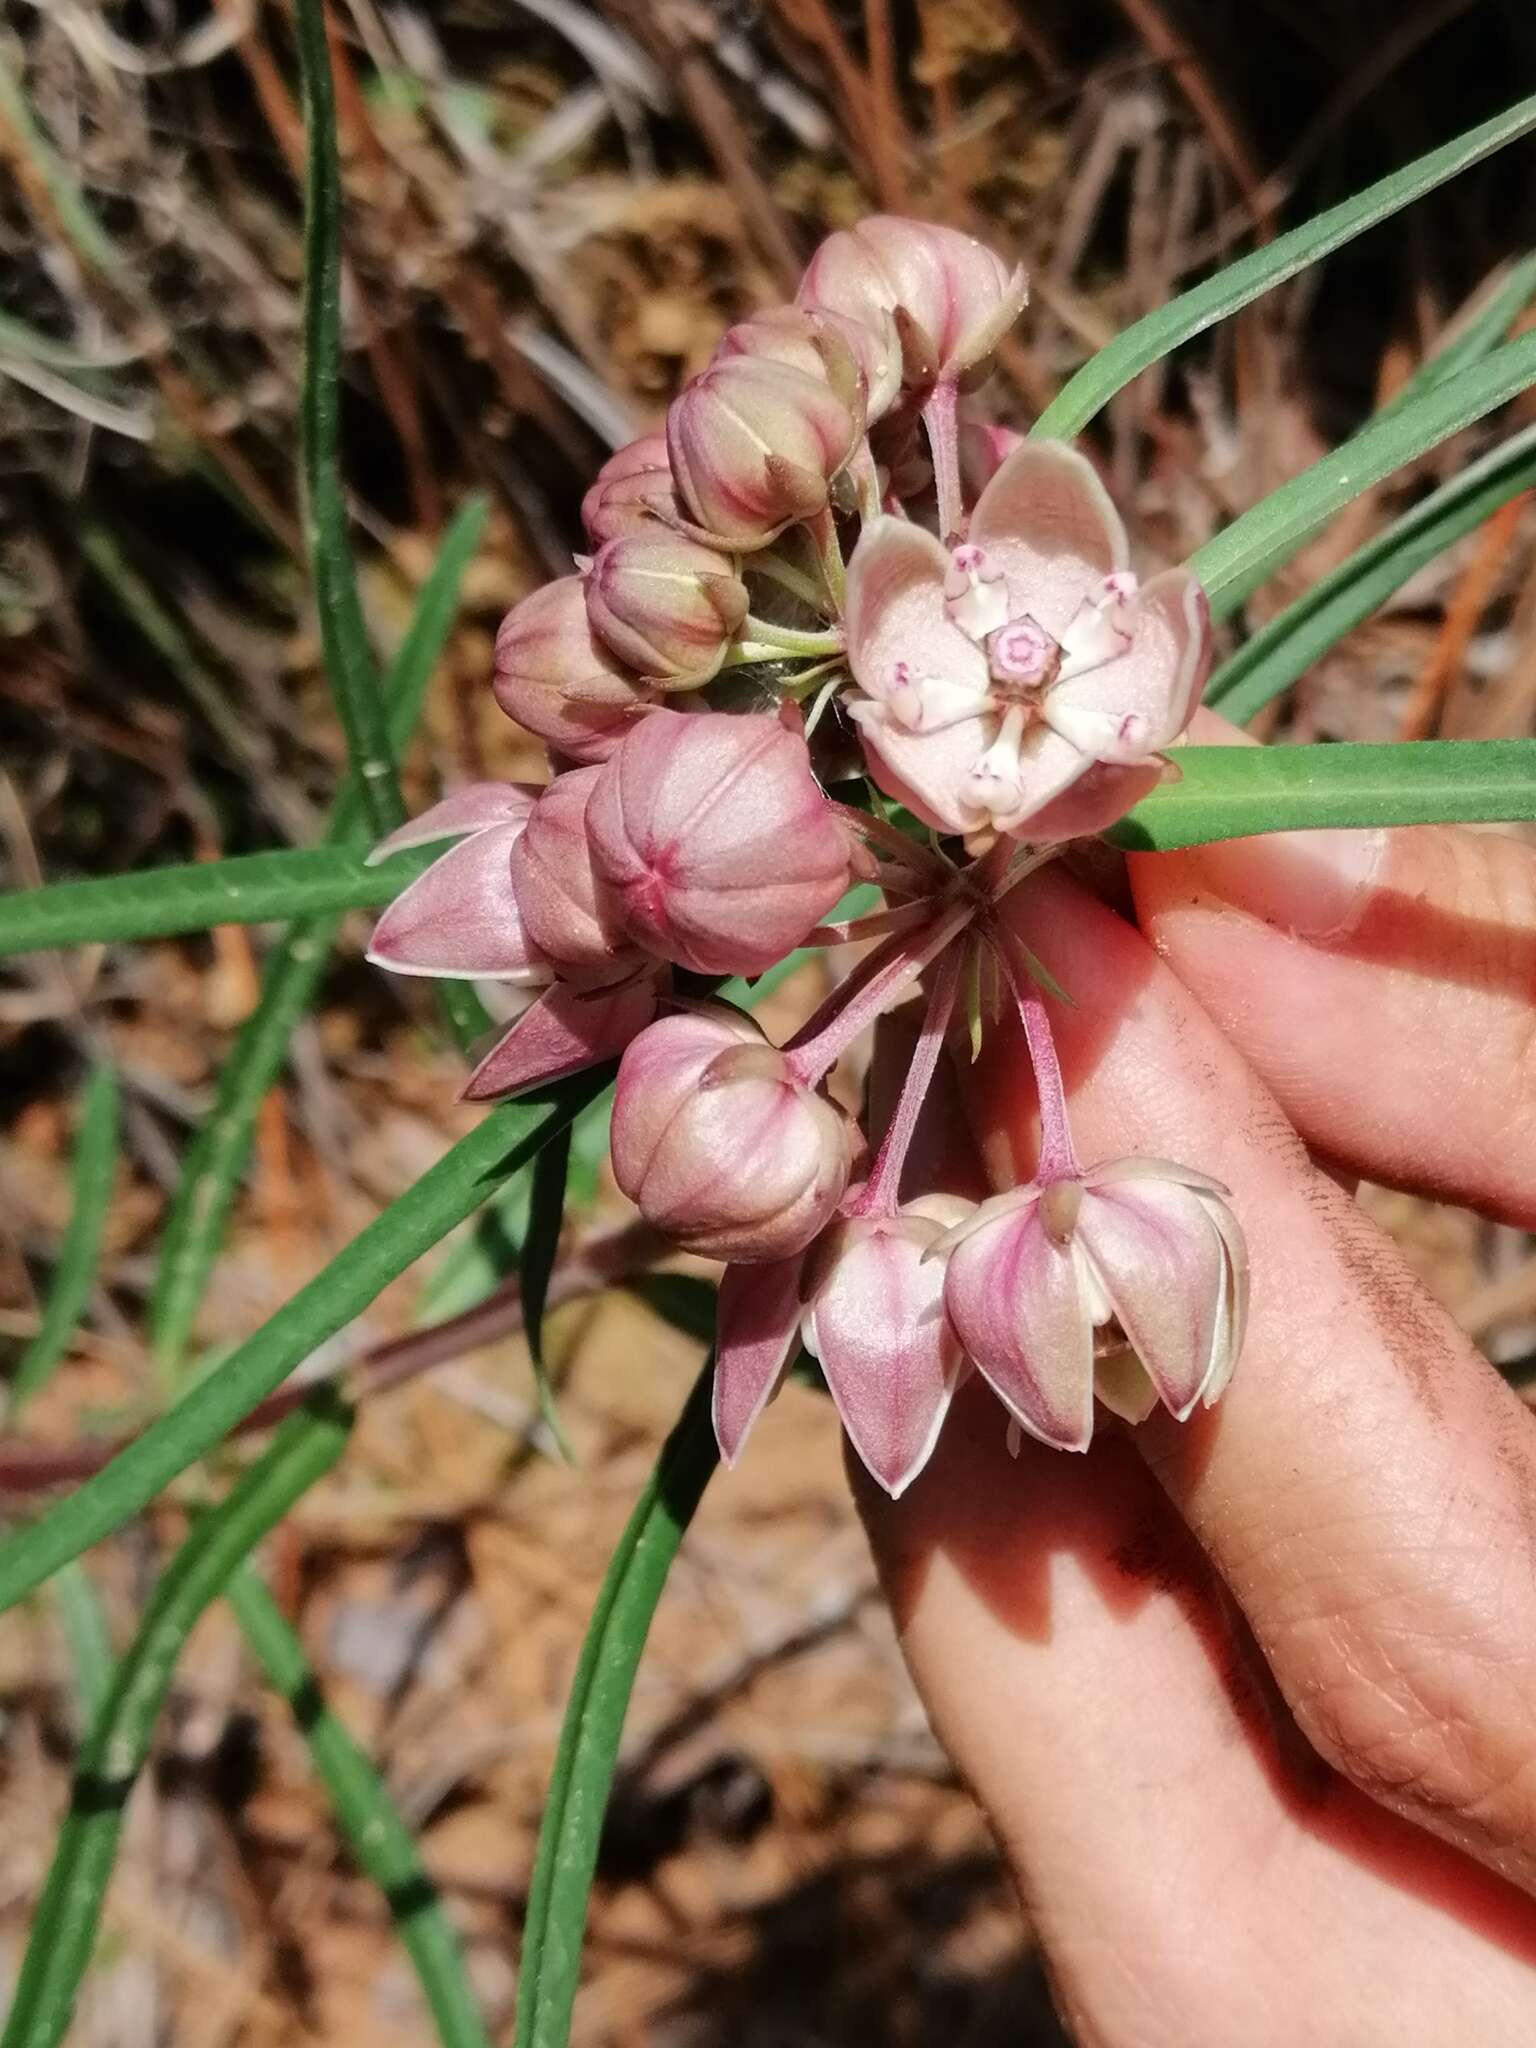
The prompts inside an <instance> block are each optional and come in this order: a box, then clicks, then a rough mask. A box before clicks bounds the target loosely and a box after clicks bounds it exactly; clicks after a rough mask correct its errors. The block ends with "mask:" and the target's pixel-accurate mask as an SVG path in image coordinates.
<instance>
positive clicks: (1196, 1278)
mask: <svg viewBox="0 0 1536 2048" xmlns="http://www.w3.org/2000/svg"><path fill="white" fill-rule="evenodd" d="M1225 1197H1226V1190H1225V1189H1224V1188H1223V1187H1222V1186H1221V1185H1220V1183H1219V1182H1217V1181H1213V1180H1208V1179H1206V1177H1205V1176H1204V1175H1202V1174H1197V1173H1193V1172H1191V1171H1190V1170H1189V1169H1188V1168H1187V1167H1182V1166H1170V1165H1167V1164H1165V1163H1163V1162H1161V1161H1157V1160H1138V1159H1125V1160H1119V1161H1116V1162H1114V1163H1113V1164H1110V1165H1105V1166H1101V1167H1095V1168H1093V1169H1092V1170H1090V1171H1089V1172H1088V1173H1085V1174H1084V1175H1083V1176H1082V1178H1081V1179H1080V1180H1058V1181H1055V1182H1053V1183H1051V1184H1050V1185H1049V1186H1047V1187H1044V1188H1039V1187H1034V1188H1021V1189H1019V1190H1018V1191H1017V1192H1016V1193H1013V1194H1008V1195H999V1196H997V1197H995V1198H994V1199H993V1200H992V1201H990V1202H984V1203H983V1204H982V1205H981V1207H980V1209H978V1210H977V1211H976V1213H975V1215H974V1216H972V1217H971V1218H970V1220H969V1221H968V1222H967V1223H963V1224H962V1225H961V1226H960V1227H959V1229H958V1230H955V1231H952V1232H951V1233H950V1235H949V1236H948V1237H947V1238H946V1239H944V1240H943V1241H942V1243H941V1245H940V1249H941V1250H943V1251H947V1252H948V1254H949V1265H948V1269H947V1272H946V1274H945V1280H944V1305H945V1307H946V1309H947V1310H948V1312H949V1318H950V1321H951V1322H952V1323H953V1324H954V1326H955V1329H956V1331H957V1332H958V1334H959V1337H960V1341H961V1342H962V1344H963V1345H964V1346H965V1349H966V1351H967V1353H968V1354H969V1355H970V1357H971V1358H972V1359H973V1360H974V1362H975V1364H976V1365H977V1367H978V1368H979V1369H980V1371H981V1372H982V1373H983V1374H984V1375H985V1377H986V1379H987V1380H988V1382H989V1383H990V1385H991V1386H992V1388H993V1390H994V1392H995V1393H996V1394H997V1395H998V1397H999V1398H1000V1399H1001V1401H1002V1402H1003V1404H1004V1406H1005V1407H1006V1408H1007V1409H1008V1410H1009V1412H1010V1413H1011V1414H1012V1415H1013V1416H1014V1417H1015V1418H1016V1419H1017V1420H1018V1421H1019V1422H1020V1423H1021V1424H1022V1425H1023V1427H1024V1428H1025V1429H1027V1430H1028V1431H1029V1432H1030V1434H1031V1435H1032V1436H1037V1437H1039V1438H1040V1439H1041V1440H1042V1441H1043V1442H1045V1443H1048V1444H1055V1445H1057V1446H1058V1447H1059V1448H1060V1449H1062V1450H1072V1451H1082V1450H1086V1449H1087V1448H1088V1442H1089V1439H1090V1438H1091V1436H1092V1434H1093V1402H1094V1395H1095V1393H1098V1394H1099V1396H1100V1398H1103V1399H1106V1400H1107V1401H1108V1402H1109V1403H1110V1405H1112V1406H1113V1407H1114V1408H1115V1410H1116V1412H1118V1413H1122V1414H1124V1413H1135V1412H1137V1408H1138V1403H1137V1402H1136V1399H1135V1394H1134V1388H1133V1386H1132V1384H1131V1383H1132V1381H1134V1380H1135V1378H1136V1375H1135V1373H1134V1372H1131V1373H1128V1372H1127V1369H1126V1368H1127V1364H1128V1361H1127V1360H1126V1359H1125V1358H1124V1357H1123V1355H1121V1345H1120V1343H1119V1341H1118V1340H1121V1339H1123V1341H1124V1344H1126V1345H1129V1347H1130V1348H1131V1349H1132V1350H1133V1351H1134V1352H1135V1354H1136V1356H1137V1358H1139V1360H1140V1364H1141V1370H1142V1372H1143V1373H1144V1375H1145V1379H1146V1380H1147V1381H1149V1382H1150V1385H1151V1387H1152V1389H1153V1390H1154V1391H1155V1394H1156V1397H1157V1398H1158V1399H1159V1400H1161V1401H1162V1403H1163V1405H1164V1406H1165V1407H1166V1408H1168V1409H1169V1410H1170V1411H1171V1412H1172V1413H1173V1414H1174V1415H1175V1416H1177V1417H1178V1418H1179V1420H1180V1421H1182V1420H1183V1419H1184V1418H1185V1417H1186V1416H1187V1415H1189V1414H1190V1412H1191V1411H1192V1410H1193V1408H1194V1407H1195V1404H1196V1403H1197V1402H1199V1401H1203V1402H1204V1403H1205V1404H1206V1406H1207V1407H1209V1405H1210V1404H1211V1403H1212V1402H1213V1401H1215V1400H1216V1399H1217V1398H1218V1397H1219V1395H1220V1394H1221V1393H1222V1391H1223V1389H1224V1388H1225V1387H1226V1384H1227V1381H1228V1380H1229V1379H1230V1378H1231V1376H1232V1368H1233V1365H1234V1364H1235V1363H1236V1359H1237V1354H1238V1350H1239V1348H1240V1346H1241V1344H1242V1340H1243V1326H1244V1322H1245V1320H1246V1315H1247V1293H1248V1259H1247V1251H1246V1248H1245V1246H1244V1243H1243V1234H1242V1230H1241V1229H1240V1227H1239V1225H1238V1222H1237V1218H1236V1217H1235V1216H1234V1215H1233V1213H1232V1211H1231V1209H1230V1208H1229V1207H1228V1205H1227V1201H1226V1199H1225ZM1096 1330H1100V1331H1105V1330H1107V1331H1109V1332H1110V1337H1111V1341H1110V1342H1109V1343H1108V1344H1107V1345H1102V1346H1101V1348H1103V1349H1104V1350H1105V1352H1106V1357H1105V1366H1106V1368H1107V1369H1106V1371H1105V1372H1104V1373H1103V1374H1102V1375H1100V1374H1097V1373H1096V1361H1095V1340H1094V1332H1095V1331H1096Z"/></svg>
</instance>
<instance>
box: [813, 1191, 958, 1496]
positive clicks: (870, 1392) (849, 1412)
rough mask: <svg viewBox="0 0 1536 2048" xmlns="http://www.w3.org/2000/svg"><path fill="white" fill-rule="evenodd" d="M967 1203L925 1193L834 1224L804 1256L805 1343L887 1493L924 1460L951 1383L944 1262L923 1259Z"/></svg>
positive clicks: (899, 1488)
mask: <svg viewBox="0 0 1536 2048" xmlns="http://www.w3.org/2000/svg"><path fill="white" fill-rule="evenodd" d="M971 1206H972V1205H971V1204H970V1203H969V1202H964V1201H961V1200H960V1199H959V1198H958V1197H957V1196H951V1195H929V1196H925V1197H923V1198H922V1199H921V1200H919V1201H915V1202H910V1203H908V1204H907V1206H906V1207H905V1208H903V1209H902V1210H900V1211H899V1212H898V1213H897V1214H895V1215H892V1216H871V1217H864V1218H858V1219H855V1220H852V1221H849V1222H842V1223H838V1224H835V1225H834V1226H833V1228H832V1229H831V1230H829V1231H828V1232H827V1233H826V1235H825V1236H824V1237H823V1238H821V1239H820V1240H819V1241H818V1243H817V1244H816V1245H815V1246H814V1247H813V1249H812V1250H811V1252H810V1254H809V1256H808V1259H807V1268H808V1270H807V1274H806V1279H805V1292H806V1298H807V1306H806V1311H805V1320H804V1323H803V1325H802V1329H801V1334H802V1336H803V1338H804V1341H805V1347H806V1349H807V1350H808V1351H810V1352H812V1353H813V1354H814V1355H815V1356H816V1357H817V1358H819V1359H820V1360H821V1368H822V1372H823V1373H824V1375H825V1377H826V1382H827V1388H828V1391H829V1392H830V1393H831V1395H832V1398H833V1400H834V1401H835V1402H836V1403H837V1410H838V1413H839V1415H841V1417H842V1418H843V1427H844V1428H845V1429H846V1430H847V1432H848V1435H849V1438H850V1439H851V1441H852V1443H853V1447H854V1449H855V1450H856V1451H857V1452H858V1454H859V1456H860V1457H861V1458H862V1459H863V1461H864V1463H865V1464H866V1465H867V1466H868V1468H869V1470H870V1472H871V1473H872V1474H873V1475H874V1477H875V1478H876V1479H877V1480H878V1481H879V1482H880V1484H881V1485H882V1486H883V1487H884V1488H885V1490H886V1492H887V1493H889V1494H891V1495H892V1496H895V1495H897V1494H900V1493H902V1492H904V1491H905V1490H906V1488H907V1487H908V1486H909V1485H910V1484H911V1483H912V1481H913V1480H914V1479H915V1478H916V1477H917V1475H918V1473H919V1472H920V1471H921V1470H922V1469H923V1467H924V1465H925V1464H927V1462H928V1458H929V1454H930V1453H931V1452H932V1450H933V1447H934V1445H935V1443H937V1441H938V1436H939V1430H940V1428H941V1426H942V1425H943V1421H944V1417H945V1414H946V1413H947V1411H948V1408H949V1402H950V1397H951V1395H952V1394H953V1393H954V1390H955V1387H956V1385H957V1383H958V1381H959V1378H960V1374H961V1369H962V1366H963V1363H964V1354H963V1352H962V1350H961V1347H960V1340H959V1338H958V1337H957V1336H956V1335H955V1332H954V1329H953V1328H952V1326H951V1324H950V1321H949V1318H948V1316H947V1315H946V1314H945V1312H944V1267H943V1262H942V1261H941V1260H938V1259H931V1258H928V1257H927V1254H928V1253H929V1252H930V1251H931V1249H932V1247H933V1246H934V1245H935V1244H936V1243H937V1242H938V1240H939V1239H940V1238H941V1237H942V1236H943V1235H944V1233H945V1232H946V1231H947V1230H949V1229H951V1228H953V1227H954V1225H956V1224H957V1223H958V1222H960V1221H961V1220H962V1218H964V1217H965V1216H967V1215H969V1213H970V1210H971Z"/></svg>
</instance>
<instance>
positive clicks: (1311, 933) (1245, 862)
mask: <svg viewBox="0 0 1536 2048" xmlns="http://www.w3.org/2000/svg"><path fill="white" fill-rule="evenodd" d="M1386 852H1387V835H1386V833H1385V832H1384V831H1383V830H1381V828H1380V827H1370V828H1367V829H1365V830H1361V831H1352V830H1344V829H1333V828H1330V829H1329V830H1327V831H1321V832H1275V833H1268V834H1266V835H1265V836H1264V837H1263V838H1258V839H1231V840H1226V841H1224V842H1222V843H1221V844H1220V845H1216V846H1207V847H1202V849H1201V851H1200V856H1199V865H1200V874H1201V879H1202V880H1203V881H1204V882H1205V884H1206V886H1207V887H1208V888H1209V889H1210V890H1211V891H1212V893H1213V894H1215V895H1217V896H1219V897H1220V898H1221V899H1222V901H1223V902H1224V903H1227V904H1230V905H1231V907H1232V908H1233V909H1234V910H1243V911H1247V912H1248V914H1249V915H1250V916H1251V917H1258V918H1262V919H1263V920H1264V922H1265V923H1266V924H1272V925H1274V926H1276V927H1277V929H1279V930H1281V931H1287V932H1290V933H1291V934H1292V935H1293V936H1294V937H1296V938H1298V939H1306V940H1308V941H1310V943H1312V944H1313V945H1328V944H1331V943H1334V942H1336V941H1337V940H1339V939H1343V938H1347V937H1348V935H1349V934H1350V932H1352V931H1353V930H1354V928H1355V926H1356V925H1357V924H1358V923H1359V922H1360V919H1361V917H1362V916H1363V915H1364V912H1365V907H1366V905H1367V903H1368V902H1369V901H1370V898H1371V895H1372V892H1373V891H1374V889H1375V888H1376V886H1377V885H1378V883H1379V882H1380V879H1381V872H1382V869H1383V867H1384V866H1385V862H1386Z"/></svg>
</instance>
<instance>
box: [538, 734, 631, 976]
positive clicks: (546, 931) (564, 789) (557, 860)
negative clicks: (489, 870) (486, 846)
mask: <svg viewBox="0 0 1536 2048" xmlns="http://www.w3.org/2000/svg"><path fill="white" fill-rule="evenodd" d="M602 772H603V771H602V769H601V768H572V769H570V770H568V771H567V772H566V773H565V774H564V775H557V776H556V777H555V779H554V781H553V782H552V783H550V785H549V787H548V788H547V789H546V790H545V791H544V792H543V793H542V795H541V796H540V797H539V800H538V802H537V803H536V804H535V805H534V806H533V809H532V811H531V812H530V813H529V816H528V822H527V825H526V826H525V828H524V830H523V832H522V834H521V836H520V837H519V839H518V841H517V843H516V845H515V846H514V847H513V848H512V857H511V868H512V887H513V890H514V891H515V893H516V897H517V907H518V910H519V911H520V912H521V914H522V920H523V926H524V929H525V930H526V931H527V933H528V935H529V937H530V938H531V939H532V941H533V943H534V945H535V946H536V947H537V948H538V949H539V952H540V953H541V954H542V955H543V956H544V957H545V958H546V959H548V960H551V961H553V962H554V964H555V966H556V968H558V970H559V973H560V977H561V979H562V980H563V981H568V982H569V983H570V984H571V986H572V987H573V988H578V989H596V988H605V987H607V986H609V985H610V984H611V983H613V982H616V981H622V980H623V979H624V978H625V977H626V976H628V975H631V974H633V973H634V972H635V970H636V969H637V968H638V967H639V966H640V965H641V964H642V962H643V959H644V956H643V954H641V952H640V951H639V949H638V948H637V947H635V946H633V945H631V944H630V943H628V941H627V940H626V939H625V937H624V935H623V933H622V932H621V931H620V930H619V928H618V924H617V920H616V919H615V917H614V915H613V912H612V909H611V907H610V905H609V903H608V900H607V898H606V896H605V895H603V894H601V893H600V892H599V889H598V884H597V878H596V876H595V875H594V874H593V872H592V855H591V850H590V848H589V846H588V844H587V830H586V813H587V799H588V798H589V796H590V795H591V793H592V785H593V783H594V782H595V781H596V780H597V778H598V776H599V775H601V774H602Z"/></svg>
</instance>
